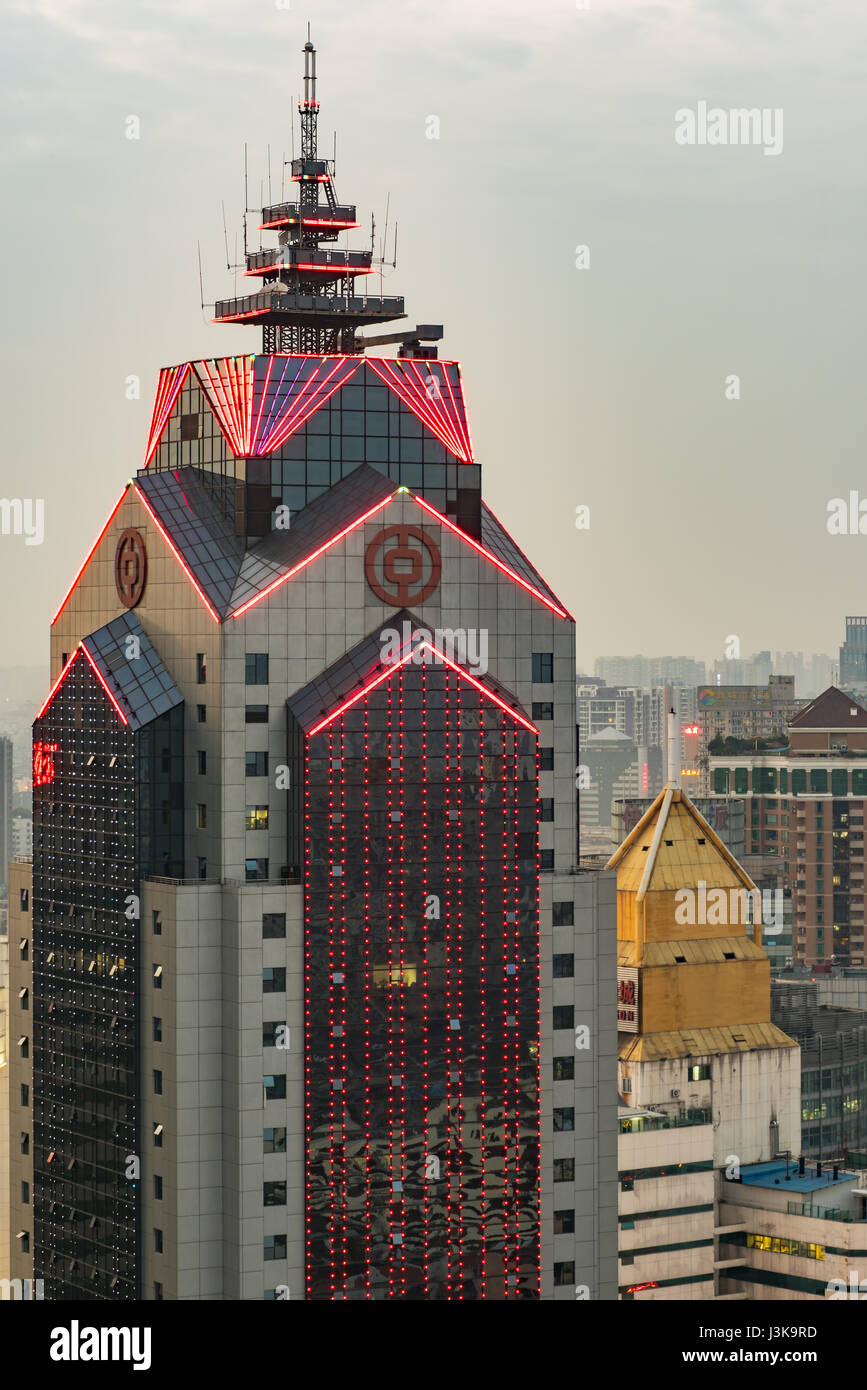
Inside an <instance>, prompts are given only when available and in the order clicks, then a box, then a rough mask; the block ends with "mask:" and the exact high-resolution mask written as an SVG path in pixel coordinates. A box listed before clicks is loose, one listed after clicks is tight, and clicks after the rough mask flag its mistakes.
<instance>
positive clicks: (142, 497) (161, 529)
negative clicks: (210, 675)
mask: <svg viewBox="0 0 867 1390" xmlns="http://www.w3.org/2000/svg"><path fill="white" fill-rule="evenodd" d="M133 486H134V487H135V490H136V494H137V496H138V498H139V500H140V501H141V503H142V506H143V507H144V509H145V511H146V512H147V514H148V516H149V517H150V519H151V521H152V522H153V524H154V526H155V527H156V528H157V530H158V531H159V533H160V535H161V536H162V538H163V540H164V541H165V543H166V545H167V546H168V548H169V550H170V551H171V552H172V554H173V555H174V557H175V559H176V560H177V562H178V564H179V565H180V567H181V569H182V570H183V572H184V574H185V575H186V576H187V578H188V579H189V581H190V583H191V584H192V586H193V588H194V589H195V591H196V593H197V594H198V596H199V598H200V599H201V600H202V603H203V604H204V605H205V607H206V608H207V610H208V612H209V613H210V615H211V617H212V618H213V620H214V622H215V623H219V621H220V619H219V617H218V615H217V613H216V611H215V610H214V609H213V608H212V607H211V605H210V603H209V602H208V600H207V599H206V598H205V595H204V594H203V593H202V590H201V589H200V588H199V586H198V584H197V583H196V581H195V579H194V578H193V575H192V573H191V571H190V569H189V567H188V566H187V564H186V562H185V560H184V559H183V557H182V556H181V554H180V552H179V550H178V549H177V547H176V546H175V545H174V543H173V541H172V540H171V538H170V536H169V534H168V532H167V531H166V529H165V527H164V526H163V525H162V524H161V522H160V521H158V520H157V516H156V513H155V512H154V510H153V508H152V507H151V505H150V503H149V502H148V500H147V498H146V497H145V495H144V493H143V492H142V490H141V488H140V487H139V485H138V483H135V484H133Z"/></svg>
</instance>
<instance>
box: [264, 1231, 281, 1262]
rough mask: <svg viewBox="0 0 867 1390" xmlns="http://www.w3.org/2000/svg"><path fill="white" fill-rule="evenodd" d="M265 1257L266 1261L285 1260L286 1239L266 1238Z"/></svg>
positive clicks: (278, 1237) (277, 1237)
mask: <svg viewBox="0 0 867 1390" xmlns="http://www.w3.org/2000/svg"><path fill="white" fill-rule="evenodd" d="M264 1257H265V1259H266V1260H285V1258H286V1237H285V1236H266V1237H265V1243H264Z"/></svg>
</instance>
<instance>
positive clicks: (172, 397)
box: [143, 362, 190, 468]
mask: <svg viewBox="0 0 867 1390" xmlns="http://www.w3.org/2000/svg"><path fill="white" fill-rule="evenodd" d="M189 370H190V364H189V362H184V363H183V364H182V365H181V366H180V367H164V368H163V369H162V371H161V372H160V380H159V385H158V386H157V395H156V400H155V401H154V413H153V417H152V418H151V427H150V433H149V434H148V442H147V448H146V449H145V456H144V465H143V466H144V467H145V468H147V466H148V464H149V462H150V459H151V455H152V454H153V452H154V450H155V449H156V447H157V445H158V443H159V441H160V437H161V436H162V432H163V430H164V429H165V427H166V421H167V420H168V418H169V416H170V415H171V413H172V410H173V409H174V405H175V401H176V400H177V398H178V396H179V394H180V390H181V387H182V386H183V384H184V382H185V381H186V379H187V373H188V372H189Z"/></svg>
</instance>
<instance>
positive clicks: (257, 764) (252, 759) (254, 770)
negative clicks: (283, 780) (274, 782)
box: [244, 753, 268, 777]
mask: <svg viewBox="0 0 867 1390" xmlns="http://www.w3.org/2000/svg"><path fill="white" fill-rule="evenodd" d="M244 760H245V762H246V768H245V771H246V774H247V776H248V777H267V776H268V754H267V753H246V754H245V758H244Z"/></svg>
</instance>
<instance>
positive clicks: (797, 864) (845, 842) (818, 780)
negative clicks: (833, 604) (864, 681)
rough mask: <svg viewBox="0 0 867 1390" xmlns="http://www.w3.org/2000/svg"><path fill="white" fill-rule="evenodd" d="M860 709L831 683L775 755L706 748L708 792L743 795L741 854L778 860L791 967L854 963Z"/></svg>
mask: <svg viewBox="0 0 867 1390" xmlns="http://www.w3.org/2000/svg"><path fill="white" fill-rule="evenodd" d="M865 755H867V709H865V708H864V707H863V705H861V704H859V703H858V701H857V700H855V699H854V698H853V697H851V696H849V695H845V694H844V693H843V692H842V691H840V690H837V689H835V688H834V687H833V686H832V687H831V688H830V689H828V690H826V691H825V692H824V693H823V694H822V695H820V696H819V697H818V698H817V699H816V700H813V701H811V702H810V703H809V704H808V705H807V706H805V707H804V708H803V709H802V710H800V711H799V712H798V713H797V714H795V715H794V717H793V718H791V719H790V720H789V723H788V726H787V744H786V746H785V747H783V748H781V749H779V750H778V751H776V752H772V751H767V752H764V753H754V752H747V751H744V752H740V753H733V754H722V753H720V754H718V755H714V754H713V752H712V753H711V757H710V760H709V762H710V777H711V794H712V795H714V796H723V797H727V796H730V795H734V796H737V797H745V798H746V801H747V805H748V807H749V818H750V854H751V855H752V856H757V857H760V858H763V859H765V860H767V861H774V862H775V863H777V864H782V865H783V866H784V873H783V876H782V878H783V886H784V888H785V890H786V891H787V892H789V893H791V898H792V924H793V952H792V955H793V960H794V964H795V965H810V966H819V967H824V966H826V965H828V964H830V963H832V962H833V963H835V964H838V965H843V966H850V965H851V966H863V964H864V925H865V915H864V808H865V800H867V763H865Z"/></svg>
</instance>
